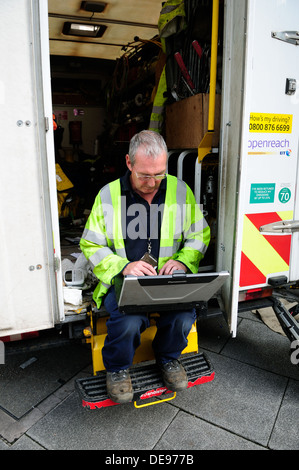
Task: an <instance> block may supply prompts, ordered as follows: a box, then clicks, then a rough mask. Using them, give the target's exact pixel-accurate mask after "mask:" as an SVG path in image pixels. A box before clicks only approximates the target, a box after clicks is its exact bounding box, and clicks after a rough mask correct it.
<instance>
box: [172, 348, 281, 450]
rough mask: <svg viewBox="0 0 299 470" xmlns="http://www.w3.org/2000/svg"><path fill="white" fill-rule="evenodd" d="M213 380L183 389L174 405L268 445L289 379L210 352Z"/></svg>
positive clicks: (244, 436)
mask: <svg viewBox="0 0 299 470" xmlns="http://www.w3.org/2000/svg"><path fill="white" fill-rule="evenodd" d="M207 355H208V357H209V359H210V360H211V362H212V365H213V366H214V369H215V379H214V380H213V382H210V383H207V384H202V385H200V386H198V387H193V388H191V389H189V390H186V391H183V392H180V393H178V394H177V397H176V399H175V403H174V402H173V403H174V404H175V406H178V407H179V408H180V409H182V410H185V411H187V412H189V413H192V414H193V415H195V416H197V417H199V418H201V419H204V420H205V421H208V422H209V423H212V424H214V425H215V426H220V427H221V428H223V429H225V430H227V431H230V432H232V433H235V434H237V435H239V436H241V437H243V438H246V439H249V440H251V441H253V442H255V443H257V444H260V445H263V446H266V445H267V443H268V441H269V439H270V436H271V432H272V429H273V426H274V424H275V420H276V416H277V413H278V411H279V407H280V404H281V402H282V399H283V395H284V392H285V390H286V386H287V382H288V379H287V378H285V377H280V376H278V375H276V374H273V373H271V372H267V371H263V370H261V369H258V368H256V367H253V366H250V365H247V364H243V363H241V362H239V361H236V360H234V359H230V358H227V357H224V356H221V355H217V354H214V353H212V352H209V353H208V354H207Z"/></svg>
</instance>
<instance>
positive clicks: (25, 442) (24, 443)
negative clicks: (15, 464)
mask: <svg viewBox="0 0 299 470" xmlns="http://www.w3.org/2000/svg"><path fill="white" fill-rule="evenodd" d="M10 450H45V449H44V448H43V447H41V446H40V445H39V444H37V443H36V442H34V441H33V440H32V439H30V438H29V437H27V436H26V435H24V436H22V437H21V438H20V439H19V440H18V441H17V442H16V443H15V444H13V445H12V446H11V447H10Z"/></svg>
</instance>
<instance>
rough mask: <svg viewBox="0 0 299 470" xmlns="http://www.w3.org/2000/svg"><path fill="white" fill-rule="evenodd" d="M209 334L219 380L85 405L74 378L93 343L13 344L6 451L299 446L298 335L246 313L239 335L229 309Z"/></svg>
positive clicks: (0, 423) (202, 333) (6, 377)
mask: <svg viewBox="0 0 299 470" xmlns="http://www.w3.org/2000/svg"><path fill="white" fill-rule="evenodd" d="M199 342H200V350H201V351H203V352H205V354H206V356H207V357H208V359H209V360H210V362H211V363H212V365H213V367H214V370H215V379H214V380H213V381H212V382H209V383H205V384H202V385H199V386H195V387H193V388H191V389H188V390H185V391H183V392H180V393H177V395H176V398H175V399H174V400H172V401H169V402H163V403H159V404H157V405H154V406H148V407H144V408H138V409H137V408H135V407H134V404H133V403H127V404H125V405H117V406H112V407H108V408H102V409H99V410H87V409H85V408H83V407H82V404H81V400H80V398H79V396H78V394H77V392H76V391H75V389H74V381H75V379H76V378H80V377H86V376H89V375H91V356H90V351H89V349H88V347H87V346H86V345H82V344H77V343H75V344H64V343H63V344H60V345H56V346H55V347H54V346H52V347H51V348H47V349H43V348H42V347H41V348H33V349H31V348H29V350H26V347H25V349H24V350H22V349H21V350H18V352H9V351H8V353H7V354H6V356H5V364H4V365H0V450H102V451H113V454H112V456H113V458H114V459H116V458H117V456H119V455H122V454H120V452H121V451H127V452H128V451H131V453H132V451H136V452H137V451H148V452H147V453H150V454H151V455H155V453H157V454H158V453H160V454H162V456H163V455H164V454H165V455H166V454H167V453H168V454H170V453H172V454H173V453H175V452H176V453H177V454H179V453H178V452H177V451H184V452H185V453H187V454H188V455H189V458H190V459H192V458H193V457H190V455H191V456H192V455H193V453H194V455H195V454H196V451H199V450H270V449H271V450H298V449H299V369H298V367H297V366H295V365H293V364H292V363H291V361H290V354H289V353H290V341H289V340H288V339H287V338H286V337H285V336H283V335H281V334H280V333H278V332H275V331H273V330H272V329H270V328H269V327H268V326H267V325H266V324H265V323H264V322H263V321H262V320H261V319H260V317H259V316H257V315H256V314H254V313H252V312H245V313H242V314H240V316H239V321H238V332H237V337H236V338H232V337H231V336H230V334H229V331H228V328H227V325H226V322H225V320H224V319H223V318H222V317H216V318H214V319H209V320H204V321H203V320H201V321H200V322H199ZM181 454H182V452H180V455H181ZM101 455H105V453H102V454H101ZM128 455H130V453H128ZM132 455H133V453H132ZM144 461H145V459H144V460H143V462H144ZM106 463H107V462H106ZM108 463H113V462H108ZM114 463H116V464H117V463H118V462H117V461H114ZM126 463H128V462H126ZM150 463H154V462H150ZM164 463H167V462H164ZM185 463H191V461H190V462H186V461H185ZM131 464H133V461H132V462H131ZM133 466H135V465H134V464H133ZM136 466H137V465H136Z"/></svg>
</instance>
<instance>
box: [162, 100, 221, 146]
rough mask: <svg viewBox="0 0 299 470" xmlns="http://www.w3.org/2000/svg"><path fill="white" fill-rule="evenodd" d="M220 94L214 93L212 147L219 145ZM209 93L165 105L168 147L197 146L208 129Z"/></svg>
mask: <svg viewBox="0 0 299 470" xmlns="http://www.w3.org/2000/svg"><path fill="white" fill-rule="evenodd" d="M220 106H221V95H216V102H215V126H214V136H213V147H218V146H219V132H220ZM208 119H209V95H208V94H201V93H200V94H198V95H194V96H191V97H190V98H186V99H184V100H181V101H177V102H176V103H173V104H170V105H167V106H166V143H167V146H168V148H169V149H190V148H198V146H199V144H200V143H201V141H202V139H203V137H204V135H205V133H206V132H207V131H208Z"/></svg>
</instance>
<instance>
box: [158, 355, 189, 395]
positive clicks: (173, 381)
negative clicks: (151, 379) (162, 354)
mask: <svg viewBox="0 0 299 470" xmlns="http://www.w3.org/2000/svg"><path fill="white" fill-rule="evenodd" d="M160 369H161V372H162V377H163V380H164V383H165V385H166V387H167V388H168V389H169V390H171V391H172V392H179V391H180V390H184V389H185V388H187V387H188V378H187V374H186V371H185V369H184V367H183V366H182V364H181V363H180V362H179V361H177V360H174V361H169V362H166V364H162V365H160Z"/></svg>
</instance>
